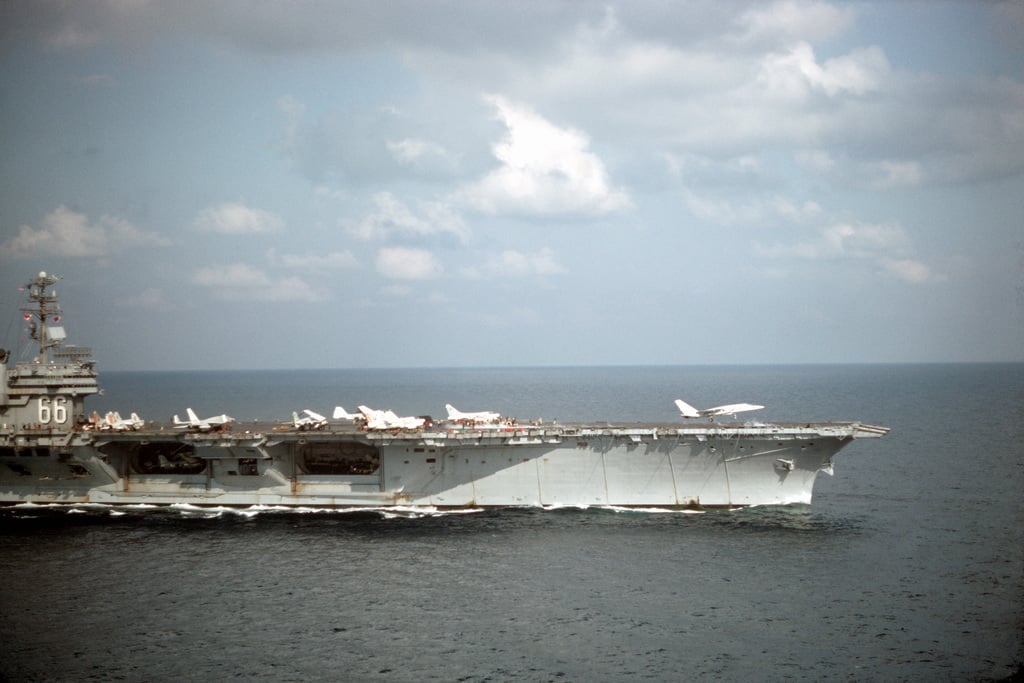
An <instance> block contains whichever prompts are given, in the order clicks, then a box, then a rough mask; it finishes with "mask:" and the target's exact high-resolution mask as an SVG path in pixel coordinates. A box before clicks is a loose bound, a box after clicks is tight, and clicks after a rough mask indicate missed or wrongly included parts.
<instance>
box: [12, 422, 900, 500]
mask: <svg viewBox="0 0 1024 683" xmlns="http://www.w3.org/2000/svg"><path fill="white" fill-rule="evenodd" d="M887 431H888V430H887V429H885V428H882V427H873V426H870V425H863V424H859V423H821V424H800V425H795V424H763V423H746V424H741V423H734V424H709V425H702V426H684V427H677V426H666V425H650V426H642V427H636V426H630V427H615V426H601V427H594V426H586V425H564V426H554V427H543V428H539V427H527V428H516V429H514V430H512V429H497V428H495V429H470V428H466V429H451V430H447V431H442V430H427V431H399V432H374V431H360V430H357V429H352V428H346V429H330V430H325V431H312V432H298V431H287V432H281V431H274V430H273V429H272V426H271V425H266V426H265V429H261V428H260V426H258V425H254V426H253V430H251V431H247V432H238V433H236V432H225V433H216V434H195V433H181V432H165V431H137V432H119V433H109V432H107V433H104V432H87V431H79V432H74V433H72V434H70V435H63V436H56V435H55V436H50V435H47V434H43V433H41V434H37V435H28V434H24V433H21V434H19V435H18V436H17V437H16V438H14V437H13V435H4V434H0V504H17V503H103V504H155V505H170V504H190V505H212V506H242V507H248V506H254V505H266V506H302V507H307V506H308V507H345V508H348V507H374V508H380V507H392V506H402V507H406V506H430V507H439V508H452V507H485V506H545V507H547V506H623V507H695V508H701V507H742V506H749V505H789V504H808V503H810V502H811V495H812V491H813V486H814V481H815V478H816V477H817V475H818V473H819V472H820V471H822V470H825V471H831V465H832V456H833V455H835V453H837V452H838V451H839V450H840V449H841V448H842V447H843V446H845V445H846V444H848V443H849V442H850V441H851V440H853V439H855V438H874V437H880V436H882V435H884V434H885V433H886V432H887Z"/></svg>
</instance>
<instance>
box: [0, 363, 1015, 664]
mask: <svg viewBox="0 0 1024 683" xmlns="http://www.w3.org/2000/svg"><path fill="white" fill-rule="evenodd" d="M101 383H102V385H103V387H104V389H105V393H104V395H103V396H100V397H96V398H94V399H92V404H91V405H92V407H93V408H95V409H96V410H97V411H99V412H105V411H106V410H119V411H120V412H121V413H122V414H126V413H127V412H130V411H132V410H135V411H137V412H139V413H140V414H141V415H142V416H143V417H144V418H147V419H151V420H157V421H167V420H169V418H170V416H171V415H173V414H174V413H175V412H177V413H179V414H180V413H183V412H184V409H185V407H186V406H191V407H193V408H194V409H195V410H196V411H197V412H198V413H200V414H201V415H204V414H214V413H217V414H219V413H221V412H227V413H229V414H231V415H234V416H235V417H237V418H239V419H240V420H242V421H245V420H250V419H260V420H266V419H285V418H287V417H289V416H290V415H291V412H292V411H293V410H302V409H303V408H311V409H313V410H317V411H319V412H325V414H329V412H330V410H331V409H332V408H333V406H334V405H338V404H340V405H343V406H345V407H346V408H348V409H349V410H352V409H354V408H355V406H356V405H357V404H359V403H364V404H367V405H370V406H373V407H380V408H383V407H391V408H393V409H395V410H396V412H399V413H401V414H417V415H421V414H432V415H435V416H442V415H443V414H444V404H445V403H446V402H450V403H454V404H455V405H456V406H458V407H459V408H461V409H463V410H484V409H487V410H491V409H493V410H498V411H500V412H502V413H503V414H507V415H515V416H518V417H520V418H523V419H532V418H537V417H542V418H544V419H545V420H546V421H550V420H555V419H557V420H559V421H571V420H585V421H590V422H600V421H604V420H612V421H625V422H633V421H643V422H651V421H653V422H672V421H675V420H677V419H678V416H677V413H676V411H675V407H674V406H673V404H672V401H673V399H675V398H683V399H685V400H687V401H688V402H690V403H693V404H694V405H698V406H702V407H703V406H708V405H716V404H719V403H729V402H740V401H747V402H752V403H761V404H764V405H766V408H765V410H763V411H761V412H760V413H759V414H757V418H758V419H765V420H798V421H803V420H806V421H813V420H826V419H834V420H862V421H865V422H870V423H874V424H880V425H885V426H888V427H891V428H892V432H891V433H890V434H889V435H888V436H886V437H885V438H883V439H880V440H865V441H858V442H855V443H853V444H851V445H850V446H848V447H847V449H845V450H844V451H843V452H842V453H840V454H839V456H838V457H837V458H836V460H835V464H836V474H835V476H834V477H828V476H825V475H822V476H821V477H820V478H819V479H818V483H817V485H816V488H815V498H814V503H813V505H812V506H811V507H809V508H808V507H793V508H752V509H746V510H738V511H732V512H712V513H706V514H690V513H680V512H664V511H641V512H636V511H630V512H625V511H618V510H608V509H581V510H578V509H559V510H538V509H505V510H486V511H469V512H460V513H445V514H439V513H431V512H429V511H414V510H404V511H402V510H399V511H389V512H380V511H378V512H373V511H323V510H320V511H315V510H307V511H282V510H227V509H195V508H188V507H179V508H145V507H125V508H118V509H111V508H105V507H98V506H77V507H75V508H72V509H70V510H68V509H57V508H49V507H39V506H35V507H31V506H30V507H24V506H23V507H16V508H8V509H5V510H3V511H0V584H2V587H0V644H2V651H0V680H2V679H9V680H12V681H21V680H59V681H84V680H96V681H106V680H129V681H172V680H174V681H177V680H183V679H184V680H219V679H224V678H229V677H231V678H237V679H240V680H258V681H300V680H301V681H304V680H332V681H333V680H351V681H428V680H434V681H507V680H517V681H518V680H525V681H562V680H565V681H626V680H629V681H632V680H653V681H677V680H684V679H687V680H743V681H748V680H749V681H781V680H807V681H818V680H855V681H878V680H884V681H891V680H909V681H935V680H940V681H990V680H999V679H1002V678H1005V677H1007V676H1010V675H1012V674H1014V673H1015V672H1017V671H1019V667H1020V665H1021V663H1022V662H1024V495H1022V492H1024V365H1020V364H1003V365H879V366H858V365H852V366H787V367H657V368H656V367H641V368H527V369H454V370H441V369H431V370H325V371H296V372H279V371H274V372H264V371H260V372H225V373H106V374H104V375H103V376H102V377H101Z"/></svg>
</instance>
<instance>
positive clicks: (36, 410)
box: [0, 273, 889, 509]
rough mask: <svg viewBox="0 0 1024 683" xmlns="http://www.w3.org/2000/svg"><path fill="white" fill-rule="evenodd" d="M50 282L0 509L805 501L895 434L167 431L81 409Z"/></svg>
mask: <svg viewBox="0 0 1024 683" xmlns="http://www.w3.org/2000/svg"><path fill="white" fill-rule="evenodd" d="M58 279H59V278H57V277H54V276H52V275H47V274H46V273H39V275H38V276H37V277H35V278H32V279H31V280H30V281H29V283H28V284H27V285H26V286H25V291H26V293H27V296H26V298H27V301H26V303H25V304H24V305H23V306H22V309H21V310H22V312H23V318H24V321H25V324H26V325H27V326H28V328H29V335H30V336H31V338H32V339H33V341H34V343H38V355H37V356H35V357H33V358H32V359H31V360H26V361H20V362H15V363H13V366H12V367H9V365H12V364H11V363H10V360H11V358H10V353H9V352H8V351H6V350H0V371H2V373H3V378H4V382H3V387H2V389H0V392H2V393H0V504H6V505H12V504H26V503H35V504H53V503H59V504H81V503H99V504H110V505H138V504H152V505H173V504H188V505H199V506H236V507H249V506H284V507H311V508H328V507H329V508H393V507H430V508H475V507H487V506H544V507H548V506H613V507H620V506H621V507H643V508H651V507H656V508H697V509H703V508H719V507H723V508H734V507H743V506H750V505H792V504H809V503H810V502H811V495H812V491H813V487H814V481H815V478H816V477H817V475H818V473H819V472H822V471H824V472H828V473H831V468H832V458H833V456H834V455H835V454H836V453H837V452H838V451H839V450H840V449H841V448H843V447H844V446H846V445H847V444H849V443H850V442H851V441H853V440H854V439H859V438H878V437H881V436H884V435H885V434H886V433H887V432H888V431H889V430H888V429H887V428H885V427H877V426H872V425H868V424H862V423H858V422H827V423H762V422H757V421H745V422H739V421H735V420H730V421H724V422H723V421H716V418H715V417H714V416H713V413H714V411H711V412H709V411H701V412H700V414H699V417H698V418H697V419H696V420H688V419H684V416H689V417H692V416H693V414H692V413H691V411H692V410H693V409H692V407H690V406H688V405H687V404H680V405H681V409H682V410H685V411H686V412H684V413H683V414H682V415H681V417H680V422H679V423H678V424H650V425H628V426H627V425H622V426H615V425H608V424H600V425H588V424H560V425H533V424H530V425H527V424H523V425H520V424H518V423H517V422H516V421H514V420H508V419H500V418H498V419H494V418H493V417H492V416H490V415H488V416H487V417H486V418H484V417H483V416H482V415H475V414H472V416H470V417H461V418H455V419H449V420H447V421H443V422H439V423H437V424H430V423H422V424H421V422H422V421H420V420H417V419H415V418H399V417H398V416H394V415H393V414H385V413H383V412H381V411H372V410H371V409H366V410H364V411H362V412H361V413H360V414H357V415H353V416H349V415H347V414H344V413H343V411H340V410H339V411H336V415H338V414H342V415H346V416H347V417H349V418H351V417H354V418H356V419H354V420H347V419H344V418H342V419H334V420H328V419H326V418H324V417H322V416H320V415H317V414H315V413H309V414H308V415H306V416H304V417H302V418H299V416H298V415H297V414H296V415H295V416H294V420H293V422H292V423H291V424H290V425H287V426H285V427H284V428H282V425H274V424H256V423H246V425H245V427H244V428H241V427H239V426H238V424H237V423H235V424H232V419H231V418H229V417H228V416H226V415H224V416H218V417H217V418H201V417H199V416H196V415H195V414H194V413H192V412H191V411H189V413H190V415H189V417H188V419H187V420H179V419H178V418H177V416H176V417H175V423H176V424H173V425H170V428H168V427H167V426H164V427H154V426H153V425H152V424H150V425H149V426H147V424H146V422H145V421H144V420H142V419H141V418H139V417H138V416H135V415H133V416H132V417H131V418H128V419H124V418H121V416H120V415H117V414H113V413H112V414H108V415H107V416H105V417H103V418H101V417H99V416H97V415H95V414H90V413H89V412H88V408H87V407H86V405H85V404H86V398H88V397H89V396H91V395H93V394H96V393H98V392H99V385H98V375H97V371H96V367H95V362H94V361H93V358H92V354H91V351H90V349H88V348H86V347H80V346H74V345H72V344H70V343H68V342H67V339H66V333H65V330H64V328H63V326H62V325H60V312H61V311H60V304H59V301H58V299H57V294H56V291H55V289H54V285H55V284H56V283H57V281H58ZM33 345H34V344H33ZM668 400H670V399H668ZM684 406H685V408H683V407H684ZM759 407H760V406H750V405H748V404H738V405H736V406H725V407H720V408H726V409H730V408H731V409H736V410H750V409H755V408H759ZM307 412H308V411H307ZM725 412H728V410H726V411H725ZM688 413H690V414H689V415H687V414H688ZM467 415H470V414H467ZM708 415H711V416H710V417H708ZM495 417H496V416H495Z"/></svg>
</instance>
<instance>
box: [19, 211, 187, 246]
mask: <svg viewBox="0 0 1024 683" xmlns="http://www.w3.org/2000/svg"><path fill="white" fill-rule="evenodd" d="M169 245H170V241H169V240H167V239H166V238H165V237H162V236H161V235H159V234H157V233H154V232H143V231H141V230H139V229H138V228H136V227H135V226H134V225H132V224H131V223H129V222H128V221H125V220H123V219H121V218H115V217H112V216H101V217H100V219H99V220H98V221H97V222H95V223H90V222H89V219H88V217H87V216H86V215H85V214H83V213H78V212H76V211H72V210H70V209H68V208H66V207H64V206H60V207H57V208H56V209H54V210H53V211H52V212H50V213H49V214H47V215H46V216H45V217H44V218H43V220H42V224H41V225H40V227H38V228H33V227H32V226H29V225H22V226H21V227H20V228H19V229H18V235H17V236H16V237H14V238H12V239H10V240H8V241H6V242H4V243H2V244H0V256H2V257H5V258H12V259H21V258H36V257H39V256H66V257H70V258H90V257H104V256H109V255H111V254H114V253H118V252H121V251H123V250H124V249H126V248H128V247H142V246H155V247H164V246H169Z"/></svg>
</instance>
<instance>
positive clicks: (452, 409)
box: [444, 403, 460, 420]
mask: <svg viewBox="0 0 1024 683" xmlns="http://www.w3.org/2000/svg"><path fill="white" fill-rule="evenodd" d="M444 409H445V410H447V411H448V419H449V420H454V419H456V418H457V417H458V416H459V414H460V413H459V411H458V410H456V408H455V406H453V405H452V404H451V403H445V404H444Z"/></svg>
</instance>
